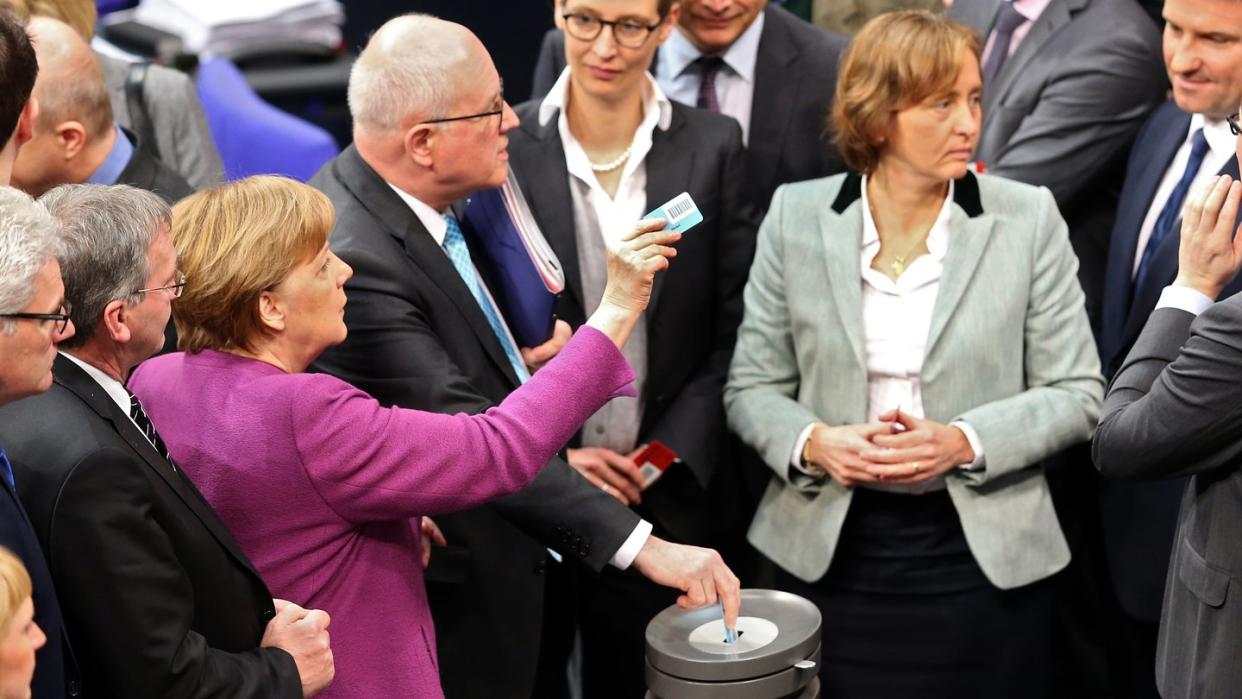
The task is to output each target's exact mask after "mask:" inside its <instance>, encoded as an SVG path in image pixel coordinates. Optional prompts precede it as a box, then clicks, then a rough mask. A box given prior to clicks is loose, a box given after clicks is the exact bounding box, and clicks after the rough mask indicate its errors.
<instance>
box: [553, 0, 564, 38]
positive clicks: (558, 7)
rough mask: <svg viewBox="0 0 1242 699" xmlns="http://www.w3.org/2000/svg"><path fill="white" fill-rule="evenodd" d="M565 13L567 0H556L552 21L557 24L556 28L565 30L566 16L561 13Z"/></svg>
mask: <svg viewBox="0 0 1242 699" xmlns="http://www.w3.org/2000/svg"><path fill="white" fill-rule="evenodd" d="M564 13H565V0H556V2H555V3H553V4H552V21H553V22H554V23H555V24H556V28H557V29H559V30H561V31H565V18H564V17H562V16H561V15H562V14H564Z"/></svg>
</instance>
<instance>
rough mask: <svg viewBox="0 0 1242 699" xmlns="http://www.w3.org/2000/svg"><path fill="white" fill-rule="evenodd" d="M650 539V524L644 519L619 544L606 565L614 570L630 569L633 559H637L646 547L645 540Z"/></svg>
mask: <svg viewBox="0 0 1242 699" xmlns="http://www.w3.org/2000/svg"><path fill="white" fill-rule="evenodd" d="M650 537H651V522H648V521H647V520H645V519H640V520H639V521H638V526H637V527H634V531H632V532H630V535H629V537H628V538H627V539H626V540H625V543H624V544H621V548H619V549H617V552H616V553H614V554H612V559H611V560H609V561H608V563H609V564H610V565H611V566H612V567H614V568H620V569H621V570H625V569H626V568H629V567H630V564H631V563H633V562H634V559H635V558H638V552H639V551H642V550H643V547H644V546H646V545H647V539H648V538H650Z"/></svg>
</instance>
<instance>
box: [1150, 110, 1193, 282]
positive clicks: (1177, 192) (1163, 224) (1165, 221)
mask: <svg viewBox="0 0 1242 699" xmlns="http://www.w3.org/2000/svg"><path fill="white" fill-rule="evenodd" d="M1207 152H1208V142H1207V139H1206V138H1204V136H1203V129H1199V130H1198V131H1196V132H1195V135H1194V140H1193V142H1192V143H1191V145H1190V158H1189V159H1188V160H1187V161H1186V169H1185V170H1183V171H1182V179H1181V180H1179V181H1178V183H1177V186H1176V187H1174V188H1173V191H1172V192H1169V198H1168V199H1167V200H1166V201H1165V202H1164V208H1163V209H1161V210H1160V216H1158V217H1157V218H1156V225H1154V226H1152V229H1151V237H1149V238H1148V239H1147V247H1145V248H1143V256H1142V257H1141V258H1139V266H1138V272H1137V273H1135V275H1134V288H1136V289H1138V288H1142V286H1143V280H1144V278H1145V277H1146V276H1147V269H1148V267H1150V266H1151V259H1152V257H1154V256H1155V253H1156V249H1157V248H1159V247H1160V243H1162V242H1164V239H1165V238H1167V237H1169V233H1171V232H1172V231H1173V224H1175V223H1177V222H1178V221H1179V220H1180V219H1181V217H1182V203H1183V202H1185V201H1186V192H1187V191H1189V190H1190V183H1191V182H1194V180H1195V176H1196V175H1198V174H1199V168H1200V167H1202V166H1203V158H1204V157H1205V156H1206V155H1207Z"/></svg>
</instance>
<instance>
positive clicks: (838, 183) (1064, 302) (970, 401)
mask: <svg viewBox="0 0 1242 699" xmlns="http://www.w3.org/2000/svg"><path fill="white" fill-rule="evenodd" d="M860 184H861V178H860V177H859V176H858V175H856V174H847V175H837V176H834V177H830V178H827V179H820V180H811V181H808V182H799V183H795V184H791V185H786V186H784V187H782V188H781V189H779V190H777V193H776V196H775V197H774V198H773V200H772V207H771V209H770V210H769V211H768V215H767V218H766V219H765V220H764V222H763V226H762V227H761V228H760V229H759V242H758V249H757V251H756V253H755V263H754V266H753V267H752V268H751V274H750V282H749V283H748V284H747V287H746V291H745V295H744V300H745V306H746V309H745V315H744V317H743V320H742V325H741V328H740V329H739V330H738V344H737V349H736V350H735V351H734V355H733V364H732V366H731V368H730V373H729V381H728V384H727V386H726V388H725V410H726V413H727V415H728V419H729V426H730V427H731V428H732V429H733V430H734V431H735V432H737V433H738V435H740V436H741V438H742V439H743V441H745V442H747V443H748V444H750V445H752V446H753V447H755V448H756V449H757V450H758V451H759V453H760V455H761V456H762V457H763V459H764V461H765V462H766V463H767V464H768V465H769V466H771V467H772V469H773V470H774V471H775V472H776V478H773V479H772V481H771V483H770V484H769V486H768V490H767V493H765V495H764V498H763V501H762V502H761V503H760V505H759V511H758V513H757V515H756V516H755V520H754V523H753V524H752V525H751V529H750V535H749V538H750V541H751V543H752V544H754V545H755V546H756V547H757V548H758V549H759V550H760V551H762V552H763V553H765V554H766V555H767V556H768V557H769V558H771V559H772V560H773V561H775V562H776V563H778V564H779V565H781V566H782V567H783V568H785V569H786V570H788V571H789V572H790V573H793V574H794V575H797V576H798V577H800V578H802V579H804V580H807V581H814V580H817V579H819V578H821V577H823V575H824V573H825V572H827V570H828V566H829V563H831V561H832V556H833V551H834V550H835V548H836V545H837V539H838V537H839V536H840V532H841V525H842V523H843V522H844V520H845V514H846V511H847V509H848V508H849V504H850V498H851V495H852V493H853V491H852V489H850V488H846V487H843V486H841V485H840V484H839V483H837V482H835V481H832V480H830V479H825V480H812V479H810V478H807V477H806V476H805V475H803V474H801V473H800V472H797V471H794V472H793V473H791V470H792V469H791V468H790V465H789V462H790V459H791V457H792V454H793V449H794V444H795V442H796V441H797V438H798V435H799V433H800V432H801V431H802V430H803V429H804V428H805V427H806V426H807V425H809V424H811V423H813V422H815V421H817V420H822V421H823V422H825V423H827V424H829V425H846V424H856V423H861V422H864V421H865V419H866V415H867V370H866V363H865V362H866V357H865V350H864V346H865V337H864V334H863V317H862V275H861V271H860V269H859V257H858V255H859V251H860V249H861V245H862V206H863V205H862V201H861V196H860V195H861V187H860ZM950 230H951V234H950V238H949V248H948V252H947V253H946V256H945V260H944V273H943V276H942V278H941V281H940V290H939V293H938V296H937V298H936V304H935V308H934V311H933V314H932V319H931V327H930V330H929V335H928V338H927V354H926V356H925V358H924V362H923V370H922V375H921V381H922V393H923V405H924V409H925V412H926V416H927V417H928V418H929V419H932V420H936V421H939V422H943V423H948V422H950V421H953V420H963V421H965V422H966V423H968V424H970V426H971V427H973V428H974V429H975V430H976V431H977V432H978V435H979V439H980V441H981V442H982V445H983V450H984V453H985V459H986V466H985V468H984V469H983V470H982V471H978V472H967V471H963V470H958V471H953V472H951V473H950V474H949V475H948V479H947V480H948V490H949V495H950V496H951V497H952V499H953V504H954V505H955V506H956V508H957V511H958V514H959V516H960V517H961V521H962V528H963V530H964V531H965V534H966V541H967V543H968V544H969V546H970V550H971V552H972V553H973V554H974V556H975V559H976V560H977V561H978V563H979V566H980V568H982V569H983V572H984V574H985V575H986V576H987V578H988V579H989V580H990V581H991V582H992V583H993V584H995V585H996V586H997V587H1000V588H1005V589H1008V588H1014V587H1018V586H1020V585H1025V584H1027V583H1030V582H1034V581H1036V580H1039V579H1041V578H1044V577H1047V576H1049V575H1051V574H1053V573H1055V572H1056V571H1058V570H1060V569H1061V568H1062V567H1064V566H1065V565H1066V564H1067V563H1068V562H1069V558H1070V554H1069V549H1068V548H1067V546H1066V543H1065V539H1064V537H1063V535H1062V533H1061V528H1060V525H1059V524H1058V523H1057V516H1056V513H1055V512H1054V510H1053V507H1052V500H1051V498H1050V496H1049V493H1048V485H1047V482H1046V481H1045V479H1044V474H1043V470H1042V469H1041V468H1040V467H1039V462H1040V460H1041V459H1043V458H1045V457H1047V456H1050V455H1052V454H1054V453H1056V452H1057V451H1059V450H1061V449H1064V448H1065V447H1067V446H1069V445H1071V444H1074V443H1076V442H1081V441H1085V440H1087V439H1089V438H1090V437H1091V432H1092V429H1093V428H1094V426H1095V421H1096V418H1097V416H1098V412H1099V406H1100V400H1101V397H1102V395H1103V387H1104V386H1103V379H1102V378H1101V377H1100V365H1099V359H1098V358H1097V357H1096V350H1095V344H1094V342H1093V341H1092V339H1091V330H1090V328H1089V327H1088V325H1087V317H1086V314H1085V313H1084V312H1083V295H1082V290H1081V289H1080V288H1079V286H1078V282H1077V281H1076V280H1075V278H1074V271H1075V268H1076V261H1075V259H1074V255H1073V253H1072V252H1071V250H1070V246H1069V241H1068V239H1067V236H1066V230H1065V223H1064V222H1063V221H1062V219H1061V216H1060V215H1059V214H1058V213H1057V208H1056V205H1055V204H1054V203H1053V200H1052V195H1051V194H1050V193H1049V192H1048V191H1047V190H1046V189H1036V188H1034V187H1031V186H1028V185H1024V184H1019V183H1016V182H1011V181H1007V180H1004V179H1001V178H996V177H988V176H981V177H978V178H976V177H975V176H974V175H973V174H967V175H966V176H965V177H963V178H962V179H960V180H958V181H957V183H956V187H955V192H954V205H953V209H952V214H951V218H950Z"/></svg>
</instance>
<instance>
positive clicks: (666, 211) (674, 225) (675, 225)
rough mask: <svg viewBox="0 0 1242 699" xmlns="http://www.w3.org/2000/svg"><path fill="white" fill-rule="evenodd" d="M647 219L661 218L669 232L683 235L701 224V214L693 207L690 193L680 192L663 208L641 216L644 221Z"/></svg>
mask: <svg viewBox="0 0 1242 699" xmlns="http://www.w3.org/2000/svg"><path fill="white" fill-rule="evenodd" d="M649 218H662V219H664V220H666V221H668V229H669V230H670V231H677V232H678V233H685V232H686V231H688V230H690V229H691V228H693V227H695V226H697V225H699V224H700V223H702V222H703V213H702V212H701V211H699V207H697V206H695V205H694V200H693V199H691V198H690V193H689V192H682V193H681V194H678V195H677V196H675V197H673V198H672V199H670V200H669V201H668V203H666V204H665V205H664V206H661V207H660V208H658V209H656V210H655V211H652V212H651V213H649V214H647V215H646V216H643V220H644V221H645V220H647V219H649Z"/></svg>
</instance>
